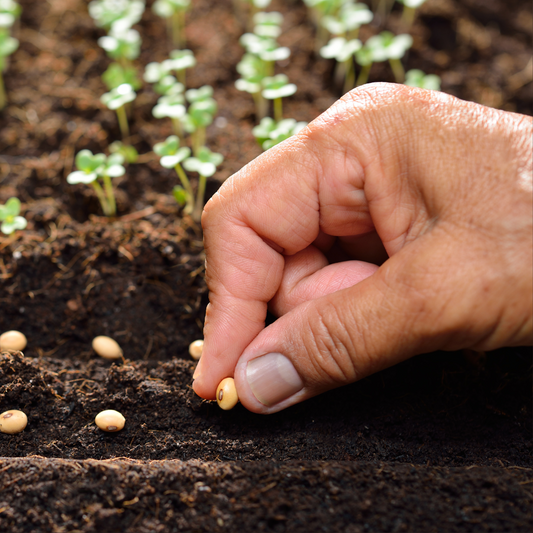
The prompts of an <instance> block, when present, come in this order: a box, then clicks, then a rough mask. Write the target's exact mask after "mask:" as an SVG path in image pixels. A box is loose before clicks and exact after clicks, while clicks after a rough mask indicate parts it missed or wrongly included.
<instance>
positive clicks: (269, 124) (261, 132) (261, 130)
mask: <svg viewBox="0 0 533 533" xmlns="http://www.w3.org/2000/svg"><path fill="white" fill-rule="evenodd" d="M306 126H307V122H296V120H294V119H293V118H286V119H283V120H281V121H280V122H276V121H275V120H274V119H272V118H270V117H265V118H264V119H262V120H261V122H260V123H259V125H258V126H255V128H253V129H252V133H253V134H254V137H255V138H256V140H257V142H258V143H259V145H260V146H261V148H263V150H268V149H269V148H272V147H273V146H275V145H276V144H279V143H280V142H282V141H284V140H285V139H288V138H289V137H291V136H292V135H296V134H297V133H298V132H299V131H300V130H302V129H303V128H305V127H306Z"/></svg>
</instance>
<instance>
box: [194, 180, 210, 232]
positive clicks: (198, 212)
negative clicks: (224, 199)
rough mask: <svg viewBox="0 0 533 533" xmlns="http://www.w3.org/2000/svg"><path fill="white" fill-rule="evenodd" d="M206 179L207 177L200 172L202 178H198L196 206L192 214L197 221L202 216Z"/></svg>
mask: <svg viewBox="0 0 533 533" xmlns="http://www.w3.org/2000/svg"><path fill="white" fill-rule="evenodd" d="M206 181H207V179H206V177H205V176H202V175H201V174H200V178H199V179H198V192H197V193H196V206H195V208H194V211H193V214H192V219H193V220H194V221H195V222H200V219H201V218H202V211H203V209H204V196H205V184H206Z"/></svg>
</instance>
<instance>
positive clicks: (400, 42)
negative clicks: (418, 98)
mask: <svg viewBox="0 0 533 533" xmlns="http://www.w3.org/2000/svg"><path fill="white" fill-rule="evenodd" d="M424 1H425V0H402V3H403V4H404V15H403V17H404V19H405V20H406V23H407V22H409V24H408V27H409V28H410V26H411V24H412V21H413V20H414V16H415V13H416V8H417V7H419V6H420V5H422V4H423V3H424ZM305 3H306V5H307V6H308V8H309V10H310V13H311V18H312V20H313V21H314V23H315V24H316V26H317V28H318V29H317V42H318V43H319V45H320V47H319V53H320V55H321V56H322V57H324V58H326V59H334V60H335V61H336V68H335V76H334V80H335V83H336V84H337V85H341V84H343V88H344V92H347V91H349V90H350V89H352V88H353V87H358V86H360V85H363V84H365V83H366V82H367V81H368V77H369V74H370V69H371V68H372V65H373V64H374V63H381V62H386V61H388V62H389V64H390V66H391V69H392V72H393V75H394V79H395V81H396V82H397V83H405V84H407V85H411V86H415V87H421V88H425V89H433V90H439V89H440V78H439V77H438V76H436V75H434V74H432V75H427V76H426V75H425V74H424V73H423V72H422V71H420V70H417V69H416V70H412V71H409V72H407V74H406V73H405V70H404V68H403V65H402V58H403V57H404V55H405V54H406V52H407V51H408V50H409V49H410V48H411V46H412V44H413V38H412V37H411V35H409V34H408V33H404V34H400V35H394V34H393V33H392V32H390V31H382V32H381V33H379V34H378V35H374V36H372V37H370V38H369V39H367V41H366V42H365V43H364V44H363V43H362V42H361V40H360V39H359V38H358V36H359V29H360V28H361V26H363V25H364V24H369V23H370V22H372V20H373V19H374V13H373V12H372V11H371V10H369V9H368V6H367V5H366V4H363V3H357V2H355V1H354V0H305ZM393 3H394V2H388V4H387V6H385V4H386V2H382V3H381V4H379V5H377V6H375V10H377V12H378V13H381V18H383V13H384V11H383V10H384V8H385V7H387V9H386V10H385V11H387V12H388V11H389V10H390V7H392V4H393ZM380 6H381V7H380ZM328 39H329V40H328ZM326 41H327V42H326ZM324 43H325V44H324ZM354 61H355V63H357V65H358V66H359V67H360V70H359V74H358V76H357V79H356V78H355V65H354Z"/></svg>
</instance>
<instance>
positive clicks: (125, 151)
mask: <svg viewBox="0 0 533 533" xmlns="http://www.w3.org/2000/svg"><path fill="white" fill-rule="evenodd" d="M109 151H110V152H111V153H112V154H120V155H121V156H122V157H123V158H124V163H136V162H137V159H139V153H138V152H137V150H136V149H135V148H134V147H133V146H131V145H130V144H124V143H123V142H122V141H114V142H112V143H111V144H110V145H109Z"/></svg>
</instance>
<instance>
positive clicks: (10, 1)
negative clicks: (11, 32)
mask: <svg viewBox="0 0 533 533" xmlns="http://www.w3.org/2000/svg"><path fill="white" fill-rule="evenodd" d="M21 13H22V9H21V7H20V5H19V4H17V2H15V1H14V0H0V28H11V26H13V24H15V20H17V19H18V18H19V17H20V14H21Z"/></svg>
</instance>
